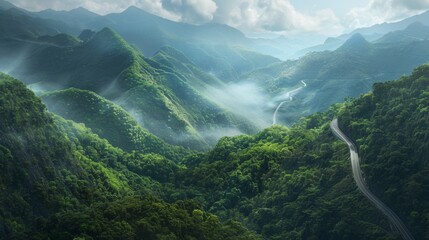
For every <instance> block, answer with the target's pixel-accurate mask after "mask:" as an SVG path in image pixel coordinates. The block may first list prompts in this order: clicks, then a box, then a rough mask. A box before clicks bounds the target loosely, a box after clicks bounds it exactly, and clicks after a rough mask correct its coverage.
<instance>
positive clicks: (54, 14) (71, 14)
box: [33, 7, 99, 29]
mask: <svg viewBox="0 0 429 240" xmlns="http://www.w3.org/2000/svg"><path fill="white" fill-rule="evenodd" d="M33 14H34V15H35V16H37V17H40V18H44V19H52V20H56V21H60V22H65V23H73V25H74V26H75V27H76V28H78V29H83V28H85V26H86V23H87V22H89V21H93V20H94V19H95V18H97V17H98V16H99V15H98V14H96V13H93V12H91V11H89V10H87V9H85V8H82V7H79V8H75V9H72V10H70V11H55V10H52V9H46V10H43V11H40V12H35V13H33Z"/></svg>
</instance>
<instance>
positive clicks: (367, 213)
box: [178, 65, 429, 239]
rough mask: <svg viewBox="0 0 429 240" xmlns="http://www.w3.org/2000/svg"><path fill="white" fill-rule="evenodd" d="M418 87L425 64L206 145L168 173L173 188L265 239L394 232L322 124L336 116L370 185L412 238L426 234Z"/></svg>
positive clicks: (428, 116)
mask: <svg viewBox="0 0 429 240" xmlns="http://www.w3.org/2000/svg"><path fill="white" fill-rule="evenodd" d="M428 93H429V66H428V65H425V66H422V67H419V68H417V69H415V70H414V72H413V74H412V75H411V76H410V77H403V78H401V79H399V80H397V81H393V82H388V83H378V84H376V85H374V90H373V92H372V93H368V94H365V95H363V96H361V97H360V98H358V99H357V100H354V101H351V102H346V103H344V104H337V105H334V106H332V107H331V108H330V109H329V110H328V111H327V112H325V113H318V114H315V115H312V116H310V117H308V118H305V119H302V120H301V121H300V122H298V123H297V124H296V125H295V126H294V127H292V128H286V127H280V126H274V127H271V128H268V129H266V130H264V131H262V132H261V133H259V134H257V135H255V136H240V137H234V138H223V139H221V140H220V141H219V143H218V144H217V146H216V147H215V148H214V149H213V150H211V151H210V152H209V153H207V154H205V155H201V156H198V157H192V158H189V159H188V160H187V161H185V162H186V164H187V166H188V168H187V169H183V170H181V171H180V172H179V174H178V179H180V182H181V184H182V185H181V187H182V190H181V191H183V192H186V194H187V196H188V197H191V196H192V198H195V199H197V200H199V201H201V202H202V204H203V205H204V206H206V209H209V210H210V211H211V212H213V213H216V214H218V215H219V216H221V217H222V218H225V219H227V218H231V217H235V218H237V219H240V220H241V221H242V222H244V223H245V224H246V225H247V226H249V228H251V229H254V230H256V231H257V232H258V233H261V234H262V235H263V236H264V238H265V239H399V236H398V235H397V234H396V233H395V231H392V230H390V227H389V223H388V222H387V220H386V218H385V217H384V215H382V214H381V212H380V211H378V210H377V209H376V208H375V207H374V206H373V205H371V204H370V202H369V201H368V200H367V199H365V197H364V196H363V195H362V194H361V193H360V192H359V191H358V190H357V187H356V185H355V183H354V181H353V178H352V174H351V167H350V162H349V161H348V159H349V150H348V147H347V145H345V144H344V143H342V142H341V141H339V140H337V139H336V138H335V137H334V135H333V134H332V133H331V130H330V129H329V122H330V121H331V120H332V119H333V118H334V117H336V116H338V117H339V121H340V124H341V128H342V129H343V130H344V131H345V132H346V133H347V134H348V135H349V136H351V137H352V138H353V139H354V140H355V141H356V143H357V145H358V146H359V149H360V155H361V158H362V161H363V164H362V170H363V171H364V174H365V178H366V182H367V184H368V185H369V187H370V189H371V190H372V191H373V192H374V193H375V194H376V195H377V196H379V197H380V198H381V199H382V200H383V201H384V202H385V203H386V204H387V205H388V206H390V207H391V208H392V209H393V210H394V211H395V212H396V213H397V214H398V215H399V216H400V217H401V218H402V220H403V221H404V222H405V224H406V225H407V226H408V227H409V228H410V230H411V232H412V233H413V234H414V236H415V238H416V239H427V238H428V237H429V232H428V228H427V224H428V222H429V218H428V216H429V215H428V213H429V212H428V209H429V193H428V189H429V188H428V186H429V177H428V176H429V174H428V171H429V167H428V165H427V160H428V159H427V156H429V152H428V151H429V145H428V143H429V139H428V136H429V132H428V129H429V109H428V106H429V105H428V103H429V102H428V101H429V95H428ZM197 159H202V161H201V162H200V161H198V160H197ZM178 187H179V186H178Z"/></svg>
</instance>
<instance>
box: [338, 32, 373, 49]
mask: <svg viewBox="0 0 429 240" xmlns="http://www.w3.org/2000/svg"><path fill="white" fill-rule="evenodd" d="M368 46H369V42H368V41H367V40H366V39H365V38H364V37H363V36H362V34H360V33H355V34H353V35H352V36H351V37H350V38H349V39H347V41H346V42H345V43H344V44H343V45H342V46H341V49H363V48H366V47H368Z"/></svg>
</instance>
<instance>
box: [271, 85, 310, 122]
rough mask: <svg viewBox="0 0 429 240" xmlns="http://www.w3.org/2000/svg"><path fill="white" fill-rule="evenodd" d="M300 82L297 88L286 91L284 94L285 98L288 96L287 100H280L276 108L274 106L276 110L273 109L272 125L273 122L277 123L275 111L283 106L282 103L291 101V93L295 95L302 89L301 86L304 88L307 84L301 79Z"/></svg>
mask: <svg viewBox="0 0 429 240" xmlns="http://www.w3.org/2000/svg"><path fill="white" fill-rule="evenodd" d="M301 83H302V87H299V88H297V89H294V90H292V91H289V92H287V93H286V94H285V95H286V98H289V99H288V100H285V101H282V102H281V103H279V105H278V106H277V108H276V110H275V111H274V114H273V125H274V124H277V113H278V111H279V109H280V108H281V106H283V104H285V103H286V102H287V101H292V97H293V95H295V94H296V93H298V92H299V91H300V90H301V89H303V88H305V87H307V84H306V83H305V82H304V81H302V80H301Z"/></svg>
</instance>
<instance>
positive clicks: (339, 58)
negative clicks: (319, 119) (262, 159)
mask: <svg viewBox="0 0 429 240" xmlns="http://www.w3.org/2000/svg"><path fill="white" fill-rule="evenodd" d="M428 61H429V40H421V41H413V42H396V43H390V44H386V43H381V42H380V43H369V42H368V41H366V40H365V39H364V38H363V37H362V36H361V35H359V34H356V35H353V36H352V37H351V38H350V39H349V40H348V41H346V42H345V43H344V45H343V46H341V47H340V48H338V49H337V50H335V51H325V52H314V53H310V54H307V55H306V56H304V57H302V58H300V59H299V60H296V61H287V62H284V63H282V64H274V65H272V66H269V67H267V68H263V69H260V70H258V71H255V72H253V73H252V74H249V75H247V76H245V78H246V79H247V80H248V81H256V82H258V84H259V85H261V86H264V87H265V88H266V91H267V92H268V94H270V96H272V97H273V99H274V98H275V97H276V96H278V95H281V94H282V93H283V92H284V91H287V89H291V88H293V87H294V86H296V85H297V84H299V82H300V81H301V80H304V81H305V82H306V84H307V87H306V88H304V89H302V91H300V92H299V94H297V95H296V96H295V97H294V100H293V101H291V102H287V103H285V104H284V105H283V106H282V109H281V110H280V112H279V115H278V116H279V120H280V121H279V122H281V123H288V124H290V123H293V122H296V121H297V120H298V119H299V118H300V117H302V116H306V115H309V114H311V113H315V112H319V111H324V110H326V109H327V108H328V107H329V106H330V105H331V104H334V103H338V102H342V101H344V99H345V98H348V97H357V96H359V95H360V94H363V93H365V92H367V91H369V90H370V89H371V86H372V84H374V83H376V82H384V81H387V80H390V79H395V78H399V77H400V76H403V75H405V74H410V73H411V72H412V69H413V68H415V67H417V66H419V65H421V64H424V63H427V62H428ZM276 103H277V104H278V102H276ZM277 104H275V105H274V106H273V107H271V109H270V110H271V112H274V110H275V107H276V106H277Z"/></svg>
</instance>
